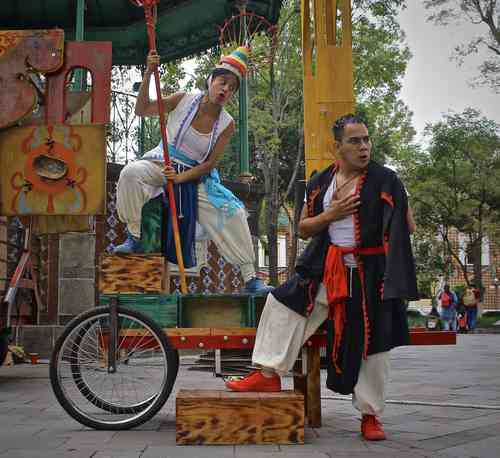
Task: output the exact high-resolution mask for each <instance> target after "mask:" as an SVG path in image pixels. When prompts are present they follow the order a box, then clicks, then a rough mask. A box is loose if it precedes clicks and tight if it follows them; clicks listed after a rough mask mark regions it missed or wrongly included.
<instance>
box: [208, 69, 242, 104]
mask: <svg viewBox="0 0 500 458" xmlns="http://www.w3.org/2000/svg"><path fill="white" fill-rule="evenodd" d="M237 90H238V78H237V77H236V75H233V74H230V73H227V74H224V75H219V76H217V77H216V78H214V79H213V80H212V81H211V82H210V87H209V90H208V96H209V98H210V101H211V102H212V103H216V104H217V105H221V106H223V105H224V104H225V103H226V102H227V101H228V100H230V99H231V97H232V96H233V94H234V93H235V92H236V91H237Z"/></svg>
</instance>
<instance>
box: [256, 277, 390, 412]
mask: <svg viewBox="0 0 500 458" xmlns="http://www.w3.org/2000/svg"><path fill="white" fill-rule="evenodd" d="M327 317H328V305H327V300H326V289H325V287H324V286H323V284H321V286H320V288H319V291H318V294H317V296H316V299H315V304H314V309H313V312H312V314H311V316H310V317H309V318H305V317H303V316H302V315H299V314H298V313H296V312H294V311H293V310H290V309H289V308H288V307H286V306H285V305H283V304H282V303H281V302H279V301H278V300H277V299H276V298H275V297H274V296H273V295H272V294H268V296H267V300H266V305H265V306H264V310H263V311H262V316H261V317H260V322H259V327H258V329H257V335H256V338H255V346H254V350H253V354H252V363H253V364H255V365H259V366H262V367H265V368H270V369H273V370H275V371H276V372H277V373H279V374H281V375H283V374H285V373H287V372H289V371H290V370H291V369H292V368H293V365H294V364H295V361H296V359H297V356H298V355H299V352H300V350H301V348H302V346H303V345H304V343H305V342H306V341H307V339H309V337H311V336H312V335H313V334H314V333H315V332H316V330H317V329H318V327H319V326H320V325H321V324H322V323H323V321H325V320H326V318H327ZM389 369H390V358H389V352H388V351H387V352H383V353H376V354H374V355H370V356H368V357H367V359H366V360H365V359H363V360H362V361H361V368H360V370H359V376H358V382H357V383H356V386H355V387H354V393H353V396H352V403H353V406H354V407H355V408H356V409H357V410H359V411H360V412H361V413H363V414H369V415H380V414H381V413H382V412H383V410H384V407H385V397H386V386H387V383H388V381H389Z"/></svg>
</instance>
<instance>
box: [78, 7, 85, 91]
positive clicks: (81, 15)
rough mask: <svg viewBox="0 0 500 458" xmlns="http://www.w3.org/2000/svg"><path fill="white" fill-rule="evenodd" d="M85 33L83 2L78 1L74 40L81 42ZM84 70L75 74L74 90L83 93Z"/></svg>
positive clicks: (79, 70)
mask: <svg viewBox="0 0 500 458" xmlns="http://www.w3.org/2000/svg"><path fill="white" fill-rule="evenodd" d="M84 31H85V0H78V1H77V4H76V33H75V40H76V41H83V40H84ZM86 76H87V73H86V72H85V70H81V69H78V70H76V72H75V90H76V91H83V90H84V89H85V86H86V84H85V83H86V81H85V80H86Z"/></svg>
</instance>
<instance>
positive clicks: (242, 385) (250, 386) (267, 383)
mask: <svg viewBox="0 0 500 458" xmlns="http://www.w3.org/2000/svg"><path fill="white" fill-rule="evenodd" d="M226 387H227V388H229V389H230V390H233V391H270V392H274V391H281V378H280V376H279V375H278V374H274V375H273V376H272V377H264V376H263V375H262V372H261V371H252V372H250V374H248V375H247V376H246V377H244V378H242V379H241V380H228V381H227V382H226Z"/></svg>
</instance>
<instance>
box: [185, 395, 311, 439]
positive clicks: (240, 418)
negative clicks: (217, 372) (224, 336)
mask: <svg viewBox="0 0 500 458" xmlns="http://www.w3.org/2000/svg"><path fill="white" fill-rule="evenodd" d="M176 443H177V445H197V444H303V443H304V396H303V395H302V394H300V393H297V392H294V391H281V392H279V393H237V392H231V391H215V390H180V391H179V392H178V393H177V399H176Z"/></svg>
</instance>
